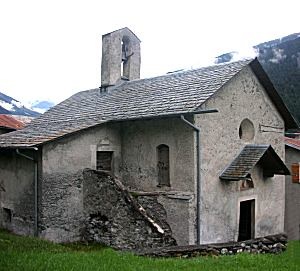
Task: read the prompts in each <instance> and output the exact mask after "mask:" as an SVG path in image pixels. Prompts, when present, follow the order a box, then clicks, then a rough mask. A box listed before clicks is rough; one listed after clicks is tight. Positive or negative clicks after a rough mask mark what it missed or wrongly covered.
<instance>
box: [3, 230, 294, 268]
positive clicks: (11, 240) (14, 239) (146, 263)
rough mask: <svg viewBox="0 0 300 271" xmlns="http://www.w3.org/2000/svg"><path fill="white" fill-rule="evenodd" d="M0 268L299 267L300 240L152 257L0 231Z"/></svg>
mask: <svg viewBox="0 0 300 271" xmlns="http://www.w3.org/2000/svg"><path fill="white" fill-rule="evenodd" d="M0 270H114V271H115V270H131V271H132V270H143V271H146V270H172V271H173V270H206V271H209V270H264V271H265V270H293V271H297V270H300V242H298V241H296V242H291V243H290V244H289V247H288V250H287V251H286V252H284V253H282V254H280V255H248V254H243V255H236V256H220V257H199V258H192V259H151V258H146V257H137V256H134V255H132V254H130V253H122V252H116V251H114V250H112V249H109V248H103V247H101V246H97V245H90V246H86V245H58V244H53V243H50V242H47V241H42V240H39V239H35V238H28V237H20V236H15V235H12V234H8V233H7V232H5V231H0Z"/></svg>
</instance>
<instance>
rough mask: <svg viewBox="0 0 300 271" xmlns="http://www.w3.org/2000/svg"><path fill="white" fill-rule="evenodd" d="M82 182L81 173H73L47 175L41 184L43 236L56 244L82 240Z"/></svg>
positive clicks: (41, 232)
mask: <svg viewBox="0 0 300 271" xmlns="http://www.w3.org/2000/svg"><path fill="white" fill-rule="evenodd" d="M82 183H83V178H82V170H80V171H78V172H77V173H74V174H73V173H56V174H44V176H43V180H42V183H41V210H40V221H39V231H40V234H39V236H40V237H42V238H45V239H48V240H51V241H55V242H74V241H79V240H81V236H82V228H83V199H82Z"/></svg>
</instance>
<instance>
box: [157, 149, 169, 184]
mask: <svg viewBox="0 0 300 271" xmlns="http://www.w3.org/2000/svg"><path fill="white" fill-rule="evenodd" d="M157 168H158V186H170V166H169V147H168V146H167V145H164V144H161V145H159V146H158V147H157Z"/></svg>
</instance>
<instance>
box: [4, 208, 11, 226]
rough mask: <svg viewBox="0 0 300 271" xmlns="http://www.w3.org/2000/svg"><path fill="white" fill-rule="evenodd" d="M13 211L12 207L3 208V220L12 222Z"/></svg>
mask: <svg viewBox="0 0 300 271" xmlns="http://www.w3.org/2000/svg"><path fill="white" fill-rule="evenodd" d="M11 217H12V212H11V209H8V208H3V221H4V222H5V223H11Z"/></svg>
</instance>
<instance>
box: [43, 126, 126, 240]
mask: <svg viewBox="0 0 300 271" xmlns="http://www.w3.org/2000/svg"><path fill="white" fill-rule="evenodd" d="M97 150H99V151H102V150H103V151H113V152H114V153H113V171H114V173H115V174H116V175H118V169H119V164H120V160H121V159H120V135H119V126H118V125H108V124H103V125H101V126H99V127H94V128H91V129H88V130H85V131H82V132H80V133H77V134H74V135H71V136H68V137H66V138H62V139H59V140H56V141H54V142H51V143H48V144H45V145H44V146H43V178H42V182H41V202H42V207H41V225H40V228H41V236H42V237H44V238H46V239H50V240H53V241H57V242H67V241H74V240H79V239H80V236H81V228H82V223H83V218H82V215H83V199H82V178H81V177H80V174H79V173H78V172H80V170H83V169H84V168H93V169H95V168H96V152H97ZM78 174H79V175H78Z"/></svg>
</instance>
